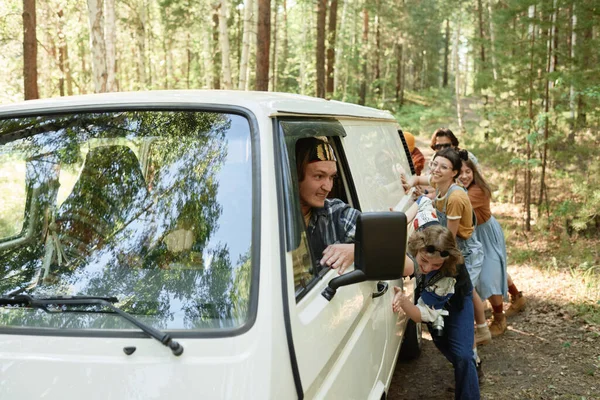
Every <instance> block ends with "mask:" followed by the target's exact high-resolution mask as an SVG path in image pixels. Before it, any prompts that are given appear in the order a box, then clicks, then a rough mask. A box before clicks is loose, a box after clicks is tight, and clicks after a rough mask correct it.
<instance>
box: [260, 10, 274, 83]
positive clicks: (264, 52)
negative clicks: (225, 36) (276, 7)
mask: <svg viewBox="0 0 600 400" xmlns="http://www.w3.org/2000/svg"><path fill="white" fill-rule="evenodd" d="M270 40H271V0H258V28H257V36H256V90H263V91H268V90H269V49H270Z"/></svg>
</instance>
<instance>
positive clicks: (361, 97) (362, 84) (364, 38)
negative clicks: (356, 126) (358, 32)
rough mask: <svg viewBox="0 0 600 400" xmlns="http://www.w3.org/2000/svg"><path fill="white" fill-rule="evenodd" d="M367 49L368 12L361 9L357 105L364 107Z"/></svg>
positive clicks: (365, 98) (365, 99)
mask: <svg viewBox="0 0 600 400" xmlns="http://www.w3.org/2000/svg"><path fill="white" fill-rule="evenodd" d="M368 48H369V10H367V9H366V8H363V35H362V49H361V50H362V51H361V52H362V57H361V60H360V63H361V67H362V76H361V80H360V90H359V93H358V104H360V105H361V106H364V105H365V104H366V101H367V55H368V54H369V53H368Z"/></svg>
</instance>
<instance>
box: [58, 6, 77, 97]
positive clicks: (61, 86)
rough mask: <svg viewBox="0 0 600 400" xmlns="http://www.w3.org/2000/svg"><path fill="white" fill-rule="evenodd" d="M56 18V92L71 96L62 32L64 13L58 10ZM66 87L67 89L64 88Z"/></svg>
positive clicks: (71, 86) (63, 33)
mask: <svg viewBox="0 0 600 400" xmlns="http://www.w3.org/2000/svg"><path fill="white" fill-rule="evenodd" d="M56 16H57V18H58V21H57V22H58V23H57V35H56V36H57V37H58V69H60V78H58V90H59V93H60V95H61V96H64V95H65V94H67V93H68V94H69V96H70V95H72V94H73V85H72V83H73V82H72V80H71V79H70V78H71V73H70V68H69V52H68V51H67V41H66V39H65V32H64V25H65V21H64V12H63V10H62V9H59V10H58V11H57V12H56ZM65 86H67V88H65Z"/></svg>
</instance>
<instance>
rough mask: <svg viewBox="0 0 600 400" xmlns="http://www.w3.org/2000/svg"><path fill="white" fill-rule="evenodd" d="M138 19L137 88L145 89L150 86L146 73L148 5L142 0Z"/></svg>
mask: <svg viewBox="0 0 600 400" xmlns="http://www.w3.org/2000/svg"><path fill="white" fill-rule="evenodd" d="M137 15H138V18H137V21H136V31H135V33H136V34H135V42H136V50H137V54H136V55H137V62H136V66H137V76H138V85H137V88H138V89H140V90H144V89H146V88H147V87H148V78H147V74H146V5H145V2H144V1H143V0H142V1H141V2H139V3H138V5H137Z"/></svg>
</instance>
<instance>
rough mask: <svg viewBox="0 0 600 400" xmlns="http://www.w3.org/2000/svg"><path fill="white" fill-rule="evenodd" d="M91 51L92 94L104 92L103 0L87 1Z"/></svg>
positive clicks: (105, 77) (105, 75)
mask: <svg viewBox="0 0 600 400" xmlns="http://www.w3.org/2000/svg"><path fill="white" fill-rule="evenodd" d="M87 4H88V16H89V21H90V47H91V49H92V77H93V79H92V81H93V82H94V92H96V93H100V92H106V79H107V72H106V45H105V43H104V13H103V4H104V2H103V0H87Z"/></svg>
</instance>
